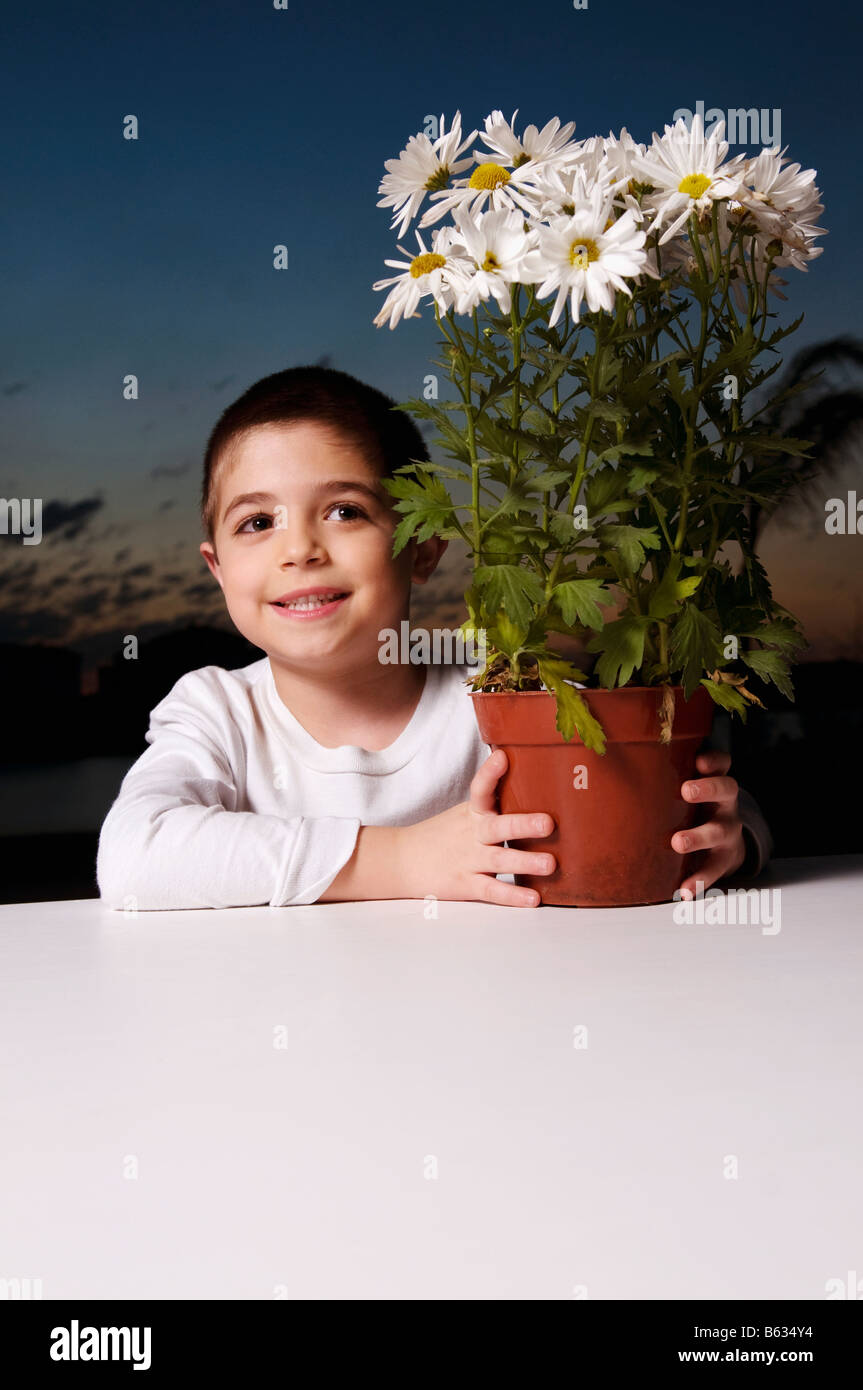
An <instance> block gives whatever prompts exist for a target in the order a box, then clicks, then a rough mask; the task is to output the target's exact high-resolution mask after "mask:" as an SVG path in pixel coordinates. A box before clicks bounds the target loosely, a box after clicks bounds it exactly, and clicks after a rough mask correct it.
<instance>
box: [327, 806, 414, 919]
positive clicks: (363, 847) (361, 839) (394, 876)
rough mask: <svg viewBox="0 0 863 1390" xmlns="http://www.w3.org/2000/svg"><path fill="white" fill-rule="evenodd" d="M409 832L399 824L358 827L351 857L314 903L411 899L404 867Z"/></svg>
mask: <svg viewBox="0 0 863 1390" xmlns="http://www.w3.org/2000/svg"><path fill="white" fill-rule="evenodd" d="M409 829H410V827H409V826H400V825H361V826H360V828H359V831H358V833H357V842H356V845H355V846H354V852H353V854H352V855H351V857H350V859H349V860H348V862H347V863H346V864H344V865H343V866H342V868H341V869H340V870H339V872H338V873H337V874H336V876H335V878H334V879H333V881H332V883H331V884H330V886H329V887H328V888H325V889H324V891H323V893H321V894H320V896H319V897H318V898H317V899H316V901H317V902H319V903H326V902H362V901H365V900H367V899H375V898H409V897H411V896H412V894H411V892H410V885H409V884H408V882H407V875H406V873H405V868H404V864H405V854H404V842H405V831H406V830H409Z"/></svg>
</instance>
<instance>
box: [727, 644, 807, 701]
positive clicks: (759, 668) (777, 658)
mask: <svg viewBox="0 0 863 1390" xmlns="http://www.w3.org/2000/svg"><path fill="white" fill-rule="evenodd" d="M740 656H741V659H742V660H743V661H745V662H746V665H747V666H749V667H751V669H752V670H753V671H754V672H755V674H756V676H758V678H759V680H762V681H764V683H765V685H766V684H767V682H768V681H772V682H773V684H774V685H775V686H776V688H777V690H781V692H782V694H783V695H784V696H785V697H786V699H788V700H791V702H792V703H793V702H794V687H793V685H792V684H791V679H790V676H789V673H788V662H787V661H786V660H785V658H784V657H783V656H782V655H781V654H780V653H779V652H777V651H770V650H768V649H767V648H766V647H762V648H761V649H760V650H757V651H751V652H741V653H740Z"/></svg>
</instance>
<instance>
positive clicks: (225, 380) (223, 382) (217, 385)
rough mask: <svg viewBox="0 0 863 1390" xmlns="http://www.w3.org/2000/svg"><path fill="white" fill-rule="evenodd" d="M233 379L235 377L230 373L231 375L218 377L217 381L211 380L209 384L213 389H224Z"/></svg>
mask: <svg viewBox="0 0 863 1390" xmlns="http://www.w3.org/2000/svg"><path fill="white" fill-rule="evenodd" d="M235 380H236V377H235V376H234V375H233V374H232V375H231V376H223V377H220V378H219V380H218V381H213V382H211V383H210V384H211V386H212V388H213V390H214V391H224V389H225V387H226V386H230V384H231V382H232V381H235Z"/></svg>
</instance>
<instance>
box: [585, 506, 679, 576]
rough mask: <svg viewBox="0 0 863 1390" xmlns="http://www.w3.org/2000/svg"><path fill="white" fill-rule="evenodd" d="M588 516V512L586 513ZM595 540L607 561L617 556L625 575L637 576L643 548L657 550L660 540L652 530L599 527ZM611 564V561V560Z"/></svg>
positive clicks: (659, 546)
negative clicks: (605, 555)
mask: <svg viewBox="0 0 863 1390" xmlns="http://www.w3.org/2000/svg"><path fill="white" fill-rule="evenodd" d="M588 515H589V511H588ZM597 539H598V541H599V544H600V546H601V548H602V550H603V551H604V552H606V553H608V552H609V551H610V552H611V554H610V555H609V559H610V560H612V557H613V556H617V557H618V558H619V559H620V561H621V568H622V569H623V571H624V573H625V574H639V573H640V572H641V570H642V568H643V566H644V547H645V546H647V547H648V549H650V550H659V549H660V548H661V546H662V540H661V538H660V536H659V534H658V532H657V531H656V530H655V529H654V528H652V527H651V528H643V527H640V526H601V527H600V528H599V531H598V535H597ZM612 563H613V560H612Z"/></svg>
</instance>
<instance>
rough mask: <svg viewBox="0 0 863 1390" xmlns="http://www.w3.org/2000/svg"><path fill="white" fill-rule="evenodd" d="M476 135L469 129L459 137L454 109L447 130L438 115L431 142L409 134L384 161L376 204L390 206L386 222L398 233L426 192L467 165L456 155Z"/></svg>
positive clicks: (458, 119)
mask: <svg viewBox="0 0 863 1390" xmlns="http://www.w3.org/2000/svg"><path fill="white" fill-rule="evenodd" d="M476 135H477V132H476V131H475V130H472V131H471V133H470V135H468V137H467V139H465V140H462V138H461V112H460V111H456V113H455V116H454V118H453V123H452V126H451V127H450V129H449V131H445V129H444V118H443V116H441V118H440V135H439V136H438V138H437V140H435V142H434V144H432V142H431V140H430V139H429V137H428V136H427V135H425V134H424V133H420V134H419V135H412V136H411V138H410V140H409V141H408V143H407V146H406V147H405V149H403V150H402V152H401V154H400V155H399V157H398V159H387V160H385V161H384V168H385V169H388V170H389V173H388V174H385V175H384V177H383V179H382V180H381V183H380V185H379V187H378V192H379V193H384V194H386V197H384V198H381V200H380V202H379V203H378V204H377V206H378V207H379V208H387V207H391V208H393V209H394V215H393V220H392V222H391V223H390V226H391V227H395V226H396V224H398V229H399V230H398V234H399V236H400V237H401V236H404V234H405V231H406V230H407V227H408V223H409V222H410V221H411V219H412V218H413V217H414V216H415V215H416V212H417V209H418V208H419V206H420V204H421V203H422V200H423V198H424V197H425V195H426V193H434V192H436V191H438V190H439V189H442V188H446V187H447V186H448V184H449V181H450V178H451V177H452V175H453V174H457V173H461V171H462V170H463V169H469V168H470V164H471V161H470V159H459V155H460V154H461V153H462V152H463V151H464V150H465V149H467V146H468V145H469V144H470V143H471V141H472V140H475V139H476ZM399 212H401V220H399Z"/></svg>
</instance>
